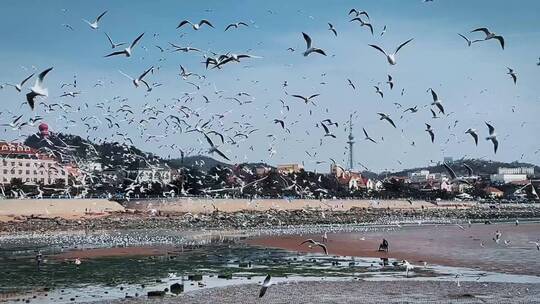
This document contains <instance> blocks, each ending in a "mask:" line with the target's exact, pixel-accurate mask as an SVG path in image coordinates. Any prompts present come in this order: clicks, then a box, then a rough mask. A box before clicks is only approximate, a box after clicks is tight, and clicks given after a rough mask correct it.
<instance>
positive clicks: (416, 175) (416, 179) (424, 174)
mask: <svg viewBox="0 0 540 304" xmlns="http://www.w3.org/2000/svg"><path fill="white" fill-rule="evenodd" d="M408 176H409V180H410V181H411V183H424V182H426V181H427V180H428V178H429V170H420V171H416V172H409V174H408Z"/></svg>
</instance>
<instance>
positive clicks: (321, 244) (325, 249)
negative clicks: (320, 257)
mask: <svg viewBox="0 0 540 304" xmlns="http://www.w3.org/2000/svg"><path fill="white" fill-rule="evenodd" d="M305 243H310V244H312V245H315V246H319V247H321V248H322V249H323V250H324V253H325V254H326V255H328V248H327V247H326V245H325V244H323V243H319V242H317V241H314V240H313V239H307V240H305V241H303V242H302V243H300V245H304V244H305ZM310 248H311V245H310Z"/></svg>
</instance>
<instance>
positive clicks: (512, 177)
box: [490, 174, 527, 184]
mask: <svg viewBox="0 0 540 304" xmlns="http://www.w3.org/2000/svg"><path fill="white" fill-rule="evenodd" d="M490 180H491V182H493V183H501V184H507V183H511V182H521V181H526V180H527V175H526V174H491V176H490Z"/></svg>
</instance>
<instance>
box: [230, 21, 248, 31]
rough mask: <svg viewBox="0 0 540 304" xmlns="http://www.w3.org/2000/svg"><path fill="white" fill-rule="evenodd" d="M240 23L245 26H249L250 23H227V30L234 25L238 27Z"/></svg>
mask: <svg viewBox="0 0 540 304" xmlns="http://www.w3.org/2000/svg"><path fill="white" fill-rule="evenodd" d="M240 25H243V26H245V27H249V25H248V24H247V23H245V22H236V23H231V24H229V25H227V27H226V28H225V32H226V31H227V30H228V29H230V28H231V27H234V28H235V29H237V28H238V27H239V26H240Z"/></svg>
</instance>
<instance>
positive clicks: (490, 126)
mask: <svg viewBox="0 0 540 304" xmlns="http://www.w3.org/2000/svg"><path fill="white" fill-rule="evenodd" d="M486 126H487V127H488V129H489V135H493V133H495V128H494V127H493V126H492V125H490V124H488V123H487V122H486Z"/></svg>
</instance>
